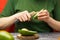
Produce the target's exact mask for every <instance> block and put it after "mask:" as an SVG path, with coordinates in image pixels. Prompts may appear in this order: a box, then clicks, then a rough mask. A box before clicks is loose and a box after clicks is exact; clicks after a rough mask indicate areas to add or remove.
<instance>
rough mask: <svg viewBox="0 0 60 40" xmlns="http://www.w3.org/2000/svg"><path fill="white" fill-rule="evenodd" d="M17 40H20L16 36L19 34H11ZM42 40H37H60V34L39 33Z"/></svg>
mask: <svg viewBox="0 0 60 40" xmlns="http://www.w3.org/2000/svg"><path fill="white" fill-rule="evenodd" d="M11 34H12V35H13V36H14V38H15V40H19V39H18V38H17V37H16V36H17V35H18V33H11ZM39 36H40V38H39V39H37V40H58V39H59V40H60V32H55V33H39Z"/></svg>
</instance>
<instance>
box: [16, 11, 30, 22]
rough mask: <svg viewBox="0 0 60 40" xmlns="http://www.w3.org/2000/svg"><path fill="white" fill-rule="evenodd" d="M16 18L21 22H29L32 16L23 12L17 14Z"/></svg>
mask: <svg viewBox="0 0 60 40" xmlns="http://www.w3.org/2000/svg"><path fill="white" fill-rule="evenodd" d="M15 17H16V18H17V19H18V20H20V21H21V22H25V21H29V20H30V18H31V16H30V14H29V13H28V11H23V12H19V13H17V14H15Z"/></svg>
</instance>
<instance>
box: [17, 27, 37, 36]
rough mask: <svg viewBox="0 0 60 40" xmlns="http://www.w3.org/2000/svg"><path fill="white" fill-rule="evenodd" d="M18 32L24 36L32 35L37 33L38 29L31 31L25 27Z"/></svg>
mask: <svg viewBox="0 0 60 40" xmlns="http://www.w3.org/2000/svg"><path fill="white" fill-rule="evenodd" d="M18 32H19V33H20V34H21V35H23V36H32V35H34V34H36V33H37V32H36V31H31V30H28V29H25V28H23V29H19V30H18Z"/></svg>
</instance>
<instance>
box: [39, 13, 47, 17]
mask: <svg viewBox="0 0 60 40" xmlns="http://www.w3.org/2000/svg"><path fill="white" fill-rule="evenodd" d="M43 16H47V13H41V14H39V16H38V17H43Z"/></svg>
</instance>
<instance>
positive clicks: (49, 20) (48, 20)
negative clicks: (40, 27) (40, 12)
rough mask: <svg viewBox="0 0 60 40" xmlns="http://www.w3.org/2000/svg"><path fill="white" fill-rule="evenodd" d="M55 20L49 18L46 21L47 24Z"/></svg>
mask: <svg viewBox="0 0 60 40" xmlns="http://www.w3.org/2000/svg"><path fill="white" fill-rule="evenodd" d="M52 20H53V18H52V17H49V18H48V19H46V20H45V22H46V23H50V22H52Z"/></svg>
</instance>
